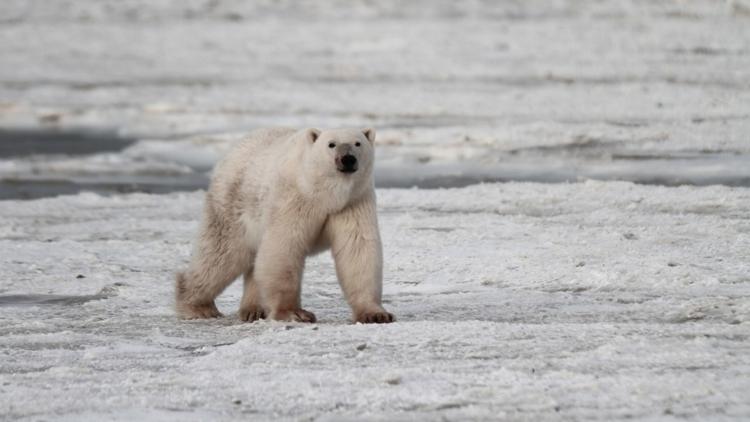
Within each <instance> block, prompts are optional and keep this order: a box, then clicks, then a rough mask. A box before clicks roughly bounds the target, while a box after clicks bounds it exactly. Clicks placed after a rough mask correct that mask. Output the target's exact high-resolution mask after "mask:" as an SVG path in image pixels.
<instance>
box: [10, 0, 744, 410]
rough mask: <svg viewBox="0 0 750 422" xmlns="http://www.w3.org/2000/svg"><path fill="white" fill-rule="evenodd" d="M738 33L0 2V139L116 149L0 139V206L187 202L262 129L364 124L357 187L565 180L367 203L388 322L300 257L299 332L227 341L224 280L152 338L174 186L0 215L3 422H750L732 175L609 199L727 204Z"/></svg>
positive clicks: (511, 15)
mask: <svg viewBox="0 0 750 422" xmlns="http://www.w3.org/2000/svg"><path fill="white" fill-rule="evenodd" d="M749 28H750V2H748V1H747V0H729V1H718V0H703V1H702V0H691V1H658V2H655V1H648V0H622V1H599V0H575V1H573V0H525V1H503V2H490V1H474V0H466V1H448V0H436V1H429V2H423V1H408V2H404V1H398V0H383V1H377V2H374V1H365V0H361V1H360V0H356V1H343V0H325V1H314V2H313V1H310V2H297V1H288V0H281V1H277V0H261V1H253V2H245V1H239V0H149V1H145V0H120V1H99V0H76V1H73V0H58V1H54V2H50V1H47V0H3V1H2V2H0V127H1V128H3V129H11V130H34V131H40V130H41V131H47V132H48V133H52V134H54V133H56V132H65V131H94V132H95V133H115V134H118V135H120V136H121V137H123V138H126V139H134V140H135V142H134V143H132V144H128V145H127V146H126V147H125V148H121V145H120V144H118V147H112V145H108V146H106V147H104V146H101V148H95V151H93V150H92V151H88V152H92V154H88V155H83V154H78V152H81V151H76V154H67V155H60V154H59V152H60V148H50V149H49V151H47V153H39V154H34V155H24V154H20V153H18V154H13V152H14V151H13V150H12V144H10V143H8V142H6V144H5V147H6V148H4V149H3V151H4V152H3V154H2V158H0V184H2V188H1V189H0V194H5V192H8V195H7V196H15V197H18V196H22V195H21V193H23V192H21V191H22V190H23V187H24V186H26V185H30V184H34V185H35V186H36V188H35V189H37V190H38V191H40V192H41V193H40V194H42V195H50V194H60V193H75V192H78V191H79V190H81V189H83V190H94V191H107V192H117V191H121V190H129V189H130V187H131V186H134V187H135V188H134V189H136V188H138V189H139V188H142V187H144V186H146V187H148V190H151V191H163V190H171V189H191V190H192V189H195V188H196V186H202V185H203V184H204V183H205V181H206V173H207V171H208V170H209V169H210V168H211V166H212V164H213V163H214V162H215V161H216V160H217V159H218V157H220V156H221V155H222V154H223V153H224V152H225V151H227V149H228V148H229V147H231V144H232V143H233V142H234V141H235V140H236V139H239V137H240V136H241V134H242V133H245V132H247V131H249V130H251V129H254V128H257V127H262V126H279V125H283V126H294V127H305V126H317V127H338V126H356V127H359V126H374V127H375V128H376V129H377V132H378V147H377V154H378V157H377V163H378V164H377V169H376V170H377V181H378V183H379V184H380V185H381V186H404V187H407V186H411V185H419V186H425V187H439V186H456V185H463V184H466V183H469V182H474V181H477V180H530V181H565V180H570V181H578V180H580V181H581V182H580V183H572V184H565V183H562V184H537V183H515V182H514V183H505V184H486V185H477V186H471V187H465V188H460V189H448V190H446V189H435V190H420V189H382V190H379V207H380V209H379V211H380V220H381V226H382V230H383V237H384V244H385V278H386V282H385V300H386V302H387V306H388V308H389V309H390V310H392V311H393V312H394V313H395V314H396V315H397V317H398V322H396V323H394V324H391V325H387V326H364V325H352V324H350V323H349V322H348V321H349V310H348V308H347V307H346V305H345V303H344V301H343V299H342V297H341V294H340V292H339V288H338V286H337V283H336V280H335V275H334V270H333V268H332V262H331V260H330V258H329V257H328V256H327V255H322V256H319V257H316V258H314V259H312V260H310V261H309V262H308V266H307V268H306V276H305V277H306V278H305V285H304V299H303V300H304V303H305V305H306V306H308V307H309V308H310V309H311V310H313V311H315V312H316V314H317V316H318V318H319V320H320V322H319V323H318V324H315V325H298V324H281V323H270V322H258V323H253V324H246V323H240V322H239V321H238V320H237V318H236V315H235V312H236V311H235V310H236V308H237V306H238V301H239V297H240V294H241V291H240V287H239V285H234V286H232V287H230V288H229V289H228V291H227V292H226V293H225V294H224V295H223V296H221V297H220V299H219V303H218V304H219V307H220V308H221V309H222V310H223V311H224V312H225V313H226V314H227V317H226V318H222V319H219V320H213V321H196V322H180V321H177V320H176V319H175V317H174V313H173V311H172V273H173V272H174V271H175V270H176V269H178V268H180V267H181V266H183V265H185V262H186V261H187V259H188V255H189V253H190V249H191V240H192V238H193V236H194V235H195V231H196V229H197V225H198V218H199V215H200V207H201V201H202V197H203V196H202V195H203V194H202V192H191V193H170V194H165V195H147V194H130V195H111V196H100V195H97V194H94V193H81V194H77V195H74V196H63V197H59V198H54V199H52V198H49V199H43V200H35V201H15V200H8V201H0V419H2V420H29V421H31V420H70V421H82V420H84V421H85V420H90V421H100V420H122V421H132V420H139V421H152V420H153V421H156V420H159V421H161V420H180V421H184V420H195V421H205V420H217V421H220V420H248V419H249V420H313V419H315V420H328V421H336V420H367V419H373V420H388V421H392V420H438V419H448V420H498V419H507V420H528V421H541V420H555V421H557V420H605V421H611V420H625V419H642V420H676V419H688V420H700V421H704V420H737V421H745V420H748V419H750V220H749V217H748V216H750V189H748V188H737V187H728V186H709V187H690V186H682V187H665V186H641V185H635V184H630V183H625V182H617V181H612V180H618V179H619V180H633V181H637V182H642V183H659V184H663V185H671V186H674V185H679V184H683V183H685V184H694V185H711V184H724V185H733V186H750V159H749V158H748V157H749V156H750V142H748V133H750V85H748V80H750V29H749ZM50 139H52V138H50ZM5 152H9V153H5ZM53 152H54V153H53ZM19 155H23V156H19ZM11 156H12V157H11ZM587 179H599V180H607V181H586V180H587ZM13 189H18V190H19V192H21V193H18V192H16V191H14V190H13Z"/></svg>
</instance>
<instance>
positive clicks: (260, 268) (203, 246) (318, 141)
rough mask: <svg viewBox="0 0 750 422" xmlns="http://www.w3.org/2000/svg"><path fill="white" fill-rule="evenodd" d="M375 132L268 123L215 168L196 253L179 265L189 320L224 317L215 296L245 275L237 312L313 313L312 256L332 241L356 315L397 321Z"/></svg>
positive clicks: (182, 304) (291, 316) (182, 312)
mask: <svg viewBox="0 0 750 422" xmlns="http://www.w3.org/2000/svg"><path fill="white" fill-rule="evenodd" d="M374 142H375V131H374V130H373V129H364V130H348V129H337V130H324V131H320V130H317V129H305V130H300V131H296V130H294V129H261V130H258V131H255V132H253V133H251V134H250V135H249V136H248V138H247V139H245V140H244V141H242V142H240V143H239V144H238V145H237V146H236V147H234V148H233V149H232V151H231V152H230V153H229V154H228V155H227V156H226V158H224V159H223V160H222V161H221V162H220V163H219V164H218V165H217V166H216V168H215V169H214V173H213V176H212V179H211V186H210V187H209V190H208V192H207V193H206V201H205V206H204V211H203V221H202V226H201V232H200V236H199V238H198V241H197V244H196V247H195V250H194V252H193V256H192V258H191V262H190V264H189V266H188V268H187V269H186V270H185V271H183V272H180V273H178V274H177V277H176V278H177V285H176V308H177V313H178V315H179V316H180V317H182V318H184V319H195V318H212V317H218V316H221V313H220V312H219V310H218V309H217V308H216V305H215V303H214V299H215V298H216V296H218V295H219V294H220V293H221V292H222V291H223V290H224V289H225V288H226V287H227V286H228V285H229V284H230V283H231V282H232V281H234V280H235V279H236V278H237V277H239V276H240V275H244V291H243V295H242V301H241V303H240V311H239V316H240V318H241V319H242V320H245V321H254V320H257V319H260V318H270V319H273V320H281V321H300V322H315V320H316V318H315V315H314V314H313V313H312V312H309V311H306V310H304V309H302V306H301V302H300V284H301V279H302V270H303V267H304V264H305V258H306V257H307V256H310V255H314V254H317V253H320V252H322V251H324V250H326V249H331V251H332V254H333V257H334V260H335V265H336V274H337V276H338V280H339V283H340V285H341V288H342V290H343V292H344V295H345V297H346V299H347V301H348V303H349V305H350V306H351V308H352V312H353V320H354V321H355V322H363V323H386V322H392V321H393V320H394V318H393V315H392V314H390V313H388V312H387V311H386V310H385V309H384V308H383V306H382V304H381V289H382V274H383V253H382V247H381V242H380V233H379V229H378V221H377V214H376V210H375V190H374V187H373V177H372V168H373V158H374Z"/></svg>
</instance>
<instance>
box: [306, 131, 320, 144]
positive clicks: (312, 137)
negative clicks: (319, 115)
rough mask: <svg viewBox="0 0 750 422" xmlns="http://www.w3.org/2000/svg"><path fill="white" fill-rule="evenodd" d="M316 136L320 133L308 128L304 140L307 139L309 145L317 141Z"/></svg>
mask: <svg viewBox="0 0 750 422" xmlns="http://www.w3.org/2000/svg"><path fill="white" fill-rule="evenodd" d="M318 136H320V131H319V130H318V129H315V128H310V129H307V130H306V131H305V138H307V140H308V141H310V143H311V144H312V143H314V142H315V141H317V140H318Z"/></svg>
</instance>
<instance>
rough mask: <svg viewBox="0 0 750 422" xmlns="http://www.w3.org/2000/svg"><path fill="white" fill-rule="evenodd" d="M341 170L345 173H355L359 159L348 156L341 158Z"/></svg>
mask: <svg viewBox="0 0 750 422" xmlns="http://www.w3.org/2000/svg"><path fill="white" fill-rule="evenodd" d="M341 167H342V168H341V170H342V171H344V172H347V173H348V172H353V171H356V170H357V157H355V156H353V155H350V154H346V155H345V156H343V157H341Z"/></svg>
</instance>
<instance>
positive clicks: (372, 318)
mask: <svg viewBox="0 0 750 422" xmlns="http://www.w3.org/2000/svg"><path fill="white" fill-rule="evenodd" d="M395 320H396V318H395V317H394V316H393V314H392V313H390V312H385V311H378V312H365V313H362V314H359V315H358V316H357V318H356V321H355V322H361V323H363V324H388V323H391V322H393V321H395Z"/></svg>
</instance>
